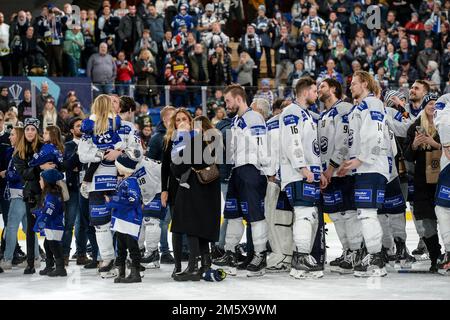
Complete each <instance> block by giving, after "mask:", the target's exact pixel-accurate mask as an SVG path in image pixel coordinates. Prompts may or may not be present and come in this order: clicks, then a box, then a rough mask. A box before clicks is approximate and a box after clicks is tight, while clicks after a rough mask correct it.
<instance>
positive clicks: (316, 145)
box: [313, 139, 320, 156]
mask: <svg viewBox="0 0 450 320" xmlns="http://www.w3.org/2000/svg"><path fill="white" fill-rule="evenodd" d="M313 152H314V154H315V155H316V156H319V155H320V148H319V142H317V139H314V141H313Z"/></svg>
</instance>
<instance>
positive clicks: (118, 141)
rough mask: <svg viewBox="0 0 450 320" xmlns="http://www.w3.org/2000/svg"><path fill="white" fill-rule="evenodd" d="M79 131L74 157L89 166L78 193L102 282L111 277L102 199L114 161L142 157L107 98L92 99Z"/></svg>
mask: <svg viewBox="0 0 450 320" xmlns="http://www.w3.org/2000/svg"><path fill="white" fill-rule="evenodd" d="M81 130H82V132H83V139H81V141H80V143H79V145H78V154H79V157H80V161H81V162H82V163H89V167H88V169H87V170H86V174H85V177H84V181H83V184H82V187H81V189H82V193H83V192H84V191H86V192H87V193H88V199H89V211H90V218H91V224H92V225H94V226H95V233H96V238H97V243H98V248H99V253H100V256H101V259H102V264H101V265H100V268H99V272H100V274H101V276H102V278H109V277H114V276H115V273H114V272H112V269H113V265H114V258H115V255H114V247H113V239H112V234H111V231H110V227H111V212H110V211H109V210H107V208H106V199H105V196H108V195H110V194H111V193H112V192H113V191H114V190H115V188H116V186H117V169H116V167H115V165H114V161H115V160H116V159H117V158H118V157H119V155H121V154H122V152H123V151H129V152H130V153H132V154H134V152H135V151H138V152H139V153H140V154H142V152H143V151H142V147H141V143H140V140H139V138H138V136H137V135H136V134H135V129H134V128H133V127H132V126H130V125H129V124H128V123H126V122H124V121H121V119H120V116H118V115H115V114H114V110H113V104H112V101H111V98H110V97H109V96H108V95H104V94H102V95H99V96H98V97H97V98H96V99H95V101H94V103H93V104H92V108H91V116H90V117H89V118H87V119H84V120H83V123H82V126H81ZM83 190H84V191H83ZM94 259H96V257H94Z"/></svg>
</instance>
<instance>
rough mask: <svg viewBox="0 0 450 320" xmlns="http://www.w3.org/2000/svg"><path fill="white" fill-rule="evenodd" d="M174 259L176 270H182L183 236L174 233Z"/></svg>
mask: <svg viewBox="0 0 450 320" xmlns="http://www.w3.org/2000/svg"><path fill="white" fill-rule="evenodd" d="M172 247H173V258H174V260H175V268H177V269H181V253H182V248H183V234H181V233H176V232H172Z"/></svg>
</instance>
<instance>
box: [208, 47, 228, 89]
mask: <svg viewBox="0 0 450 320" xmlns="http://www.w3.org/2000/svg"><path fill="white" fill-rule="evenodd" d="M223 72H224V69H223V65H222V62H221V61H220V60H219V58H218V56H217V54H216V53H213V54H212V55H211V56H210V58H209V59H208V78H209V85H210V86H212V87H219V86H224V85H225V76H224V74H223Z"/></svg>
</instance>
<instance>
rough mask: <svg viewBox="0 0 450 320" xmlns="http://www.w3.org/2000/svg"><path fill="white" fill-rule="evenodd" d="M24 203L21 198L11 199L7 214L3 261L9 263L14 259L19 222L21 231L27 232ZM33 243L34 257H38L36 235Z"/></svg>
mask: <svg viewBox="0 0 450 320" xmlns="http://www.w3.org/2000/svg"><path fill="white" fill-rule="evenodd" d="M26 213H27V211H26V207H25V202H23V200H22V199H21V198H13V199H11V203H10V205H9V213H8V225H7V227H6V248H5V256H4V259H5V260H6V261H11V260H12V259H13V257H14V249H15V248H16V243H17V231H18V230H19V225H20V222H22V230H24V232H26V230H27V215H26ZM35 237H36V238H35V241H34V256H35V257H39V243H38V240H37V235H35Z"/></svg>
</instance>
